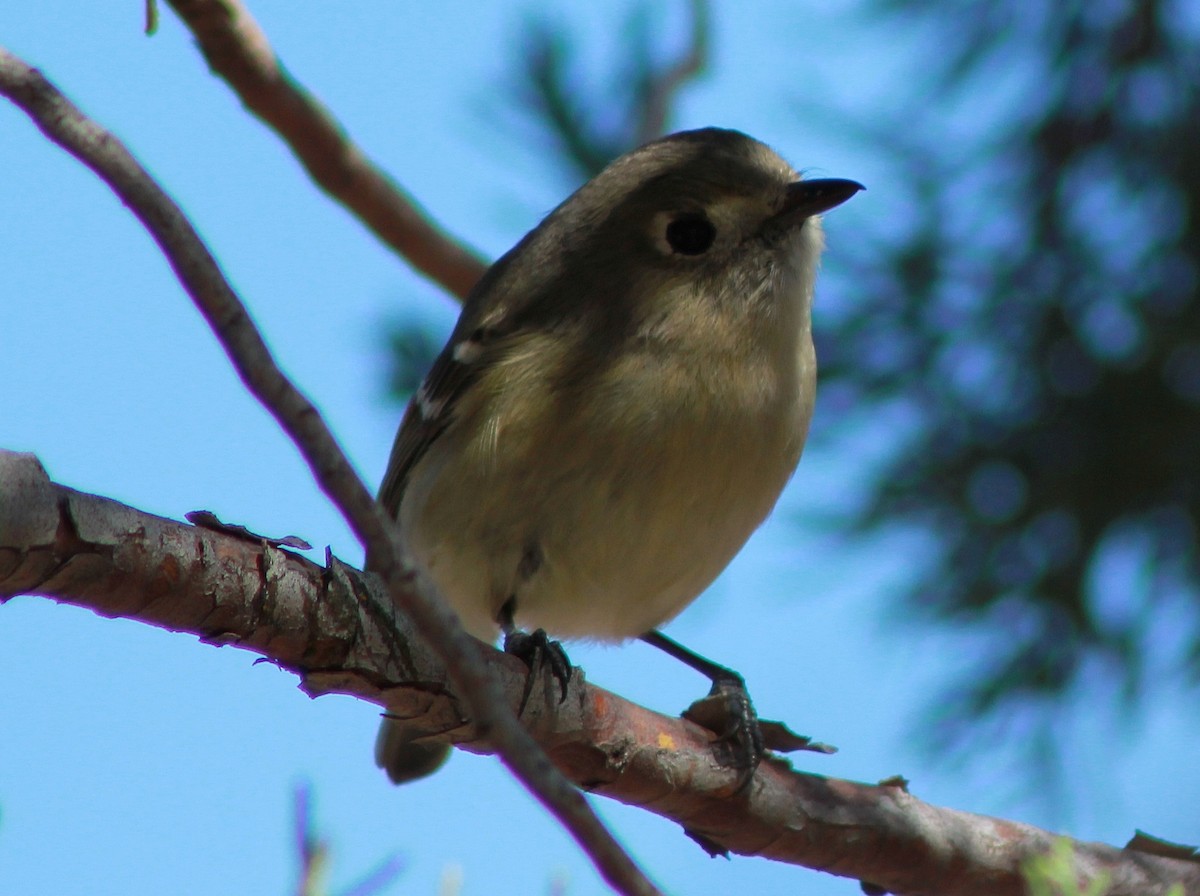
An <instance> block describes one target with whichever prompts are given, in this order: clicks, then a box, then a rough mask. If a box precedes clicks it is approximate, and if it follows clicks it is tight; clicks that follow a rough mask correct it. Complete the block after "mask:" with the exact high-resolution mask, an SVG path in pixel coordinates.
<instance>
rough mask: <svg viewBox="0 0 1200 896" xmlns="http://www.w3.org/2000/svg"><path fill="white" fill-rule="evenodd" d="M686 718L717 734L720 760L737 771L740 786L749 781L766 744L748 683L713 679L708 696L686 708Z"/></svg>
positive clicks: (718, 759)
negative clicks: (747, 689) (747, 687)
mask: <svg viewBox="0 0 1200 896" xmlns="http://www.w3.org/2000/svg"><path fill="white" fill-rule="evenodd" d="M683 717H684V718H685V719H688V720H689V721H692V722H695V723H696V724H697V725H700V726H702V727H704V728H707V729H708V730H709V731H711V732H713V733H714V734H715V735H717V739H716V741H714V745H715V747H716V756H717V762H718V763H719V764H721V765H723V766H725V767H726V768H732V769H735V770H736V771H737V772H738V786H737V789H738V790H741V789H742V788H744V787H745V786H746V785H747V784H749V783H750V779H751V778H752V777H754V770H755V769H756V768H758V764H759V762H760V761H762V758H763V754H764V753H765V752H766V746H765V745H764V743H763V735H762V731H761V730H760V728H759V725H758V713H756V712H755V711H754V704H753V703H751V702H750V695H749V694H748V693H747V692H746V685H745V684H744V683H743V682H741V681H738V680H736V679H728V680H725V679H722V680H718V681H714V682H713V686H712V690H711V691H709V693H708V696H707V697H702V698H701V699H699V700H697V701H696V702H695V703H693V704H692V705H691V706H689V707H688V708H687V709H686V710H684V713H683Z"/></svg>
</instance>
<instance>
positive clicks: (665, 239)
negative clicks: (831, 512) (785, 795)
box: [376, 128, 863, 783]
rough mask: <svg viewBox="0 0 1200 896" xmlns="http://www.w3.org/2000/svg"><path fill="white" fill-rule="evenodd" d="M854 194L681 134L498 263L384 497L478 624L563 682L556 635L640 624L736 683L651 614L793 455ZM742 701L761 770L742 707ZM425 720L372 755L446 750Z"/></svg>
mask: <svg viewBox="0 0 1200 896" xmlns="http://www.w3.org/2000/svg"><path fill="white" fill-rule="evenodd" d="M861 189H863V187H862V185H861V184H859V183H858V182H856V181H852V180H843V179H807V178H804V177H802V176H801V175H800V174H798V173H797V171H796V170H795V169H793V168H792V167H791V166H790V165H789V164H788V163H787V162H786V161H784V159H783V158H782V157H780V156H779V155H778V154H777V153H776V152H775V151H774V150H772V149H771V148H769V147H768V146H767V145H766V144H764V143H761V142H759V141H758V140H756V139H754V138H752V137H750V136H748V135H746V134H744V133H741V132H739V131H735V130H729V129H722V128H703V129H698V130H689V131H681V132H678V133H675V134H671V135H669V136H666V137H664V138H661V139H659V140H655V141H653V142H650V143H648V144H646V145H644V146H642V147H640V148H638V149H635V150H633V151H631V152H629V153H627V154H625V155H623V156H621V157H620V158H618V159H616V160H615V161H613V162H611V163H610V164H609V165H608V166H607V167H606V168H604V169H603V170H602V171H601V172H600V173H599V174H597V175H596V176H595V177H594V178H593V179H592V180H590V181H588V182H587V183H586V184H584V185H583V186H582V187H580V188H579V189H578V190H576V191H575V192H574V193H573V194H571V195H570V196H569V197H568V198H567V199H566V200H564V201H563V202H562V203H561V204H560V205H559V206H558V207H557V208H555V209H554V210H553V211H551V212H550V213H549V214H548V215H547V216H546V217H545V218H544V219H543V220H542V221H541V223H539V224H538V225H537V226H536V227H535V228H534V229H533V230H531V231H530V232H529V233H528V234H526V236H525V237H524V238H523V239H521V240H520V242H518V243H517V244H516V246H514V247H513V248H512V249H511V250H510V251H509V252H508V253H506V254H505V255H504V256H503V257H501V258H500V259H499V260H498V261H497V262H496V263H495V264H493V265H492V266H491V267H490V268H489V269H488V270H487V272H486V273H485V274H484V275H483V277H482V278H481V279H480V281H479V282H478V284H477V285H476V286H475V287H474V289H473V290H472V291H471V293H470V294H469V295H468V296H467V298H466V300H465V302H464V304H463V307H462V311H461V314H460V316H459V319H458V322H457V324H456V326H455V327H454V330H453V332H452V334H451V336H450V338H449V341H448V342H447V343H446V345H445V347H444V348H443V350H442V351H441V353H440V354H439V355H438V356H437V358H436V360H435V361H434V363H433V365H432V368H431V369H430V371H429V373H428V375H427V376H426V377H425V379H424V381H423V382H422V383H421V386H420V388H419V389H418V390H417V391H416V393H415V394H414V395H413V397H412V399H411V401H410V402H409V404H408V406H407V408H406V410H405V413H404V416H403V419H402V421H401V424H400V427H399V431H398V433H397V435H396V439H395V443H394V445H393V448H392V452H391V455H390V458H389V460H388V465H387V469H386V472H385V474H384V477H383V481H382V485H381V487H380V490H379V494H378V500H379V502H380V503H381V504H382V506H383V507H384V508H385V509H386V510H387V512H388V513H389V514H391V515H392V516H394V518H395V519H396V520H397V521H398V523H399V527H400V531H401V535H402V538H403V542H404V545H405V548H406V551H407V552H408V554H409V557H410V560H411V562H412V563H414V564H415V565H416V566H418V567H419V568H420V569H421V570H422V571H423V572H424V573H425V574H426V575H427V577H428V578H429V579H430V580H431V581H432V582H433V584H434V585H435V588H436V591H437V593H438V594H439V595H441V597H442V598H443V599H444V600H445V601H447V602H448V603H449V605H450V606H451V607H452V608H453V609H454V610H455V612H456V613H457V615H458V617H459V619H460V620H461V622H462V625H463V627H464V628H465V629H466V631H467V632H469V633H470V634H472V635H474V636H475V637H477V638H479V639H481V640H484V641H487V642H495V640H496V639H497V636H498V635H499V634H501V633H503V635H504V642H505V648H506V649H507V650H510V651H511V652H516V653H518V654H520V655H523V656H524V658H525V659H526V661H527V662H532V660H531V659H530V656H531V651H532V652H537V651H542V655H549V657H550V659H551V662H552V664H553V665H554V668H555V674H556V675H558V676H559V677H560V678H561V679H563V681H564V694H565V680H566V679H565V677H564V676H569V674H570V668H571V667H570V665H569V662H567V661H566V655H565V653H564V652H563V651H562V649H561V647H560V646H559V643H558V640H557V639H565V640H572V639H576V640H577V639H585V640H591V641H599V642H625V641H629V640H632V639H638V638H640V639H642V640H644V641H647V642H648V643H650V644H653V645H654V646H656V647H659V648H661V649H663V650H665V651H666V652H668V653H669V654H671V655H673V656H675V657H677V658H678V659H680V660H682V661H683V662H685V663H687V664H688V665H690V666H692V667H693V668H695V669H697V670H698V671H700V672H701V673H703V674H705V675H706V676H708V677H709V678H710V679H711V680H712V682H713V689H714V693H716V692H717V691H718V690H724V691H730V692H740V693H741V694H743V695H744V693H745V687H744V682H742V680H741V677H740V676H739V675H738V674H737V673H735V672H733V671H732V670H731V669H728V668H726V667H724V666H720V665H717V664H716V663H713V662H711V661H709V660H707V659H705V658H704V657H701V656H699V655H698V654H694V653H692V652H691V651H689V650H687V648H685V647H683V646H682V645H680V644H678V643H677V642H675V641H673V640H672V639H670V638H668V637H666V636H665V635H663V634H662V633H661V632H659V631H658V628H659V627H661V626H662V625H664V624H665V623H666V622H668V621H669V620H671V619H673V618H674V617H675V616H676V615H677V614H678V613H679V612H680V611H681V610H683V608H684V607H686V606H687V605H688V604H689V603H691V602H692V601H693V600H694V599H695V598H696V597H697V596H698V595H699V594H700V593H701V592H702V591H703V590H704V589H705V588H706V587H707V586H708V585H709V584H711V583H712V581H713V580H714V579H715V578H716V577H717V575H718V574H719V573H720V572H721V571H722V570H723V569H724V568H725V567H726V566H727V565H728V564H729V562H730V561H731V560H732V559H733V557H734V556H735V555H736V554H737V552H738V551H739V550H740V549H741V547H742V546H743V544H744V543H745V542H746V540H747V539H748V538H749V536H750V535H751V533H753V532H754V530H755V529H757V528H758V526H759V525H760V524H761V523H762V521H763V520H764V519H765V518H766V517H767V515H768V514H769V513H770V512H771V510H772V508H773V507H774V506H775V503H776V501H777V500H778V498H779V495H780V493H781V492H782V490H783V488H784V486H785V484H786V483H787V482H788V480H789V478H790V477H791V476H792V473H793V471H794V470H795V468H796V466H797V463H798V461H799V459H800V455H801V451H802V449H803V447H804V442H805V439H806V437H807V433H808V429H809V422H810V420H811V418H812V413H813V406H814V401H815V394H816V376H817V368H816V357H815V352H814V349H813V342H812V333H811V307H812V299H813V290H814V284H815V281H816V275H817V268H818V263H819V259H820V256H821V253H822V250H823V247H824V237H823V233H822V228H821V222H820V215H821V214H822V213H823V212H826V211H828V210H830V209H831V208H834V207H835V206H837V205H840V204H841V203H843V202H845V201H846V200H847V199H849V198H850V197H851V196H853V195H854V194H855V193H857V192H858V191H859V190H861ZM551 638H553V639H555V640H551ZM564 666H565V668H564ZM739 712H741V713H742V714H744V718H743V719H742V720H741V721H742V722H743V723H744V725H749V726H751V727H752V728H753V730H751V731H750V732H749V734H748V735H746V736H747V737H748V738H749V746H748V747H747V750H748V751H749V753H750V754H751V755H750V756H749V757H748V758H747V759H746V760H745V761H744V762H743V765H744V764H745V763H746V762H748V763H751V764H756V763H757V761H758V757H759V756H760V755H761V752H762V748H761V739H760V738H759V736H758V735H757V729H756V728H754V726H755V724H756V723H755V718H754V717H753V711H752V708H751V706H750V703H749V699H748V697H746V698H745V701H744V707H743V709H742V710H740V711H739ZM421 734H422V732H419V731H415V730H413V729H411V728H409V727H408V726H406V725H405V724H404V722H403V721H401V720H396V719H390V718H387V717H385V719H384V721H383V725H382V727H381V729H380V735H379V738H378V740H377V743H376V762H377V764H378V765H380V766H381V767H382V768H384V769H385V771H386V772H387V774H388V776H389V777H390V778H391V779H392V780H393V781H394V782H396V783H402V782H406V781H410V780H414V779H416V778H419V777H423V776H424V775H427V774H429V773H430V772H432V771H433V770H435V769H436V768H437V767H438V766H439V765H440V764H441V763H442V761H443V760H444V758H445V756H446V755H447V753H448V751H449V748H448V746H446V745H445V744H443V743H440V742H436V741H423V740H421ZM755 753H757V755H754V754H755Z"/></svg>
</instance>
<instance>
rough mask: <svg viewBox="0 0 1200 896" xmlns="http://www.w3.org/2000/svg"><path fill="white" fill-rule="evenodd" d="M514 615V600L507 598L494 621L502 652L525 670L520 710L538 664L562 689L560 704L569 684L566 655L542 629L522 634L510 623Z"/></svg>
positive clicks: (527, 694)
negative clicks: (501, 637)
mask: <svg viewBox="0 0 1200 896" xmlns="http://www.w3.org/2000/svg"><path fill="white" fill-rule="evenodd" d="M516 612H517V599H516V598H515V597H510V598H509V599H508V600H506V601H505V602H504V605H503V606H502V607H501V608H500V612H499V613H498V614H496V621H497V622H498V623H499V624H500V630H501V631H502V632H503V633H504V652H505V653H510V654H512V655H513V656H515V657H517V658H518V659H520V660H521V661H522V662H523V663H525V665H526V666H528V667H529V677H528V678H527V679H526V681H525V692H524V694H522V695H521V709H524V708H525V703H526V701H527V700H528V699H529V694H530V692H531V691H532V689H533V679H534V676H535V675H536V674H537V672H539V671H540V670H541V667H542V663H546V664H548V665H549V666H550V674H551V675H553V676H554V678H555V680H556V681H558V684H559V687H560V688H561V689H562V697H560V698H559V702H560V703H561V702H562V701H563V700H566V699H567V685H568V684H569V683H570V681H571V673H572V671H573V670H572V667H571V661H570V660H569V659H567V652H566V651H565V650H563V646H562V644H560V643H558V642H557V641H552V640H550V638H549V637H548V636H547V635H546V632H545V630H544V629H540V628H539V629H537V630H536V631H533V632H523V631H521V630H520V629H518V628H517V626H516V623H515V622H513V616H515V615H516Z"/></svg>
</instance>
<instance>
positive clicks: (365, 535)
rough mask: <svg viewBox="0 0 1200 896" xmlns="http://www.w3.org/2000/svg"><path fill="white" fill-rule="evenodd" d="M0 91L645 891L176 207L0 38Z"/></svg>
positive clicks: (599, 860) (564, 817) (534, 765)
mask: <svg viewBox="0 0 1200 896" xmlns="http://www.w3.org/2000/svg"><path fill="white" fill-rule="evenodd" d="M0 93H3V94H5V95H6V96H8V97H9V99H11V100H12V101H13V102H14V103H16V104H17V105H18V106H20V107H21V108H22V109H23V110H24V111H25V112H26V113H27V114H28V115H29V116H30V118H32V119H33V121H34V123H35V124H37V126H38V127H39V128H40V129H41V130H42V132H43V133H44V134H46V136H47V137H49V138H50V139H51V140H53V141H54V142H55V143H57V144H58V145H60V146H61V147H63V148H64V149H66V150H67V151H68V152H69V153H71V154H72V155H73V156H75V157H76V158H77V159H79V160H80V161H81V162H83V163H84V164H85V165H87V166H88V167H89V168H91V169H92V171H94V172H95V173H96V174H97V175H99V176H100V178H101V179H102V180H103V181H104V182H105V183H107V184H108V185H109V186H110V187H111V188H112V190H113V191H114V192H115V193H116V194H117V196H118V197H119V198H120V199H121V201H122V202H124V203H125V205H127V206H129V208H130V209H131V210H132V211H133V213H134V214H135V215H136V216H137V217H138V219H139V220H141V222H142V223H143V225H145V227H146V229H147V230H148V231H149V232H150V234H151V235H152V236H153V237H154V239H155V241H156V242H157V243H158V244H159V247H160V248H161V249H162V251H163V254H164V255H165V256H166V258H167V260H168V262H169V263H170V264H171V267H172V268H173V269H174V271H175V274H176V276H177V277H178V278H179V280H180V282H181V283H182V284H183V287H184V289H185V290H186V291H187V293H188V295H189V296H190V297H191V299H192V301H193V302H194V303H195V305H196V307H197V308H198V309H199V311H200V313H201V314H202V315H204V318H205V319H206V320H207V321H208V323H209V326H210V327H212V330H213V332H214V333H215V334H216V336H217V339H218V340H219V341H220V343H221V345H222V347H223V348H224V349H225V352H226V354H227V355H228V356H229V359H230V360H231V361H232V363H233V365H234V368H235V369H236V370H237V372H238V375H239V377H241V380H242V382H243V383H244V384H245V385H246V388H247V389H249V390H250V392H251V393H252V394H253V395H254V396H255V397H256V398H257V399H258V400H259V401H260V402H261V403H262V405H263V406H264V407H265V408H266V409H267V410H268V411H269V412H270V413H271V415H272V416H273V417H274V418H275V419H276V421H278V423H279V424H280V426H281V427H282V428H283V429H284V431H285V432H287V434H288V436H289V437H290V438H291V440H292V441H293V443H295V445H296V447H297V448H298V449H299V450H300V453H301V454H302V455H303V457H304V459H305V461H306V462H307V463H308V466H309V469H310V470H311V471H312V473H313V476H314V477H315V478H316V480H317V482H318V484H319V485H320V487H321V490H322V491H323V492H324V493H325V494H326V496H327V497H329V499H330V500H331V501H332V502H333V503H334V505H335V506H336V507H337V508H338V510H339V511H340V512H341V514H342V516H343V517H344V518H345V519H346V522H347V523H348V524H349V526H350V528H351V530H352V531H353V532H354V534H355V535H356V537H357V538H358V539H359V541H360V542H361V543H362V544H363V546H364V547H365V548H366V549H367V551H368V553H369V554H370V556H371V557H372V558H373V560H374V558H378V565H377V571H378V573H379V575H380V576H381V578H383V580H384V581H385V582H386V583H387V586H388V592H389V597H390V598H391V600H392V602H393V603H394V605H395V606H399V607H402V608H403V609H404V610H405V612H406V613H408V615H409V616H411V618H412V619H413V621H414V623H415V625H416V627H417V630H418V631H419V632H420V633H421V635H422V636H424V637H425V638H427V639H428V640H429V641H430V642H431V643H432V644H434V645H435V647H436V648H437V650H438V653H439V655H440V656H441V657H442V658H443V660H444V661H445V662H446V667H447V671H448V674H449V677H450V680H451V681H452V682H453V683H454V686H455V689H456V691H457V693H458V695H459V697H460V698H462V700H463V702H464V704H465V705H466V707H467V709H468V711H469V713H470V714H471V716H472V718H473V719H474V720H475V723H476V724H477V725H478V726H479V727H480V728H482V729H483V730H485V731H487V732H488V733H489V734H490V736H491V738H492V740H493V742H494V743H495V744H496V747H497V752H498V753H499V755H500V758H501V760H502V761H503V762H504V764H505V765H506V766H508V768H509V769H510V770H511V771H512V772H513V774H514V775H516V777H517V778H518V779H519V780H520V781H521V783H522V784H524V785H525V787H526V788H528V789H529V790H530V792H531V793H532V794H533V795H534V796H535V797H536V798H537V799H538V800H540V801H541V803H542V804H543V805H544V806H546V807H547V808H548V809H549V810H550V811H551V812H552V813H553V814H554V816H555V817H556V818H558V819H559V821H560V822H562V824H563V825H564V827H565V828H566V829H567V830H568V831H569V832H570V833H571V835H572V836H573V837H574V838H575V839H576V841H577V842H578V843H579V844H580V846H582V847H583V849H584V850H585V851H586V852H587V854H588V856H589V857H590V858H591V859H592V861H593V863H594V864H595V865H596V867H597V869H598V870H599V871H600V873H601V874H602V875H603V876H604V878H605V880H607V881H608V882H609V883H610V884H611V885H612V886H613V887H615V888H616V889H618V890H619V891H621V892H622V893H638V894H651V893H656V892H657V890H656V889H655V888H654V886H653V885H652V884H651V883H650V881H649V880H648V879H647V878H646V877H645V875H644V874H643V873H642V872H641V871H640V870H639V869H638V868H637V866H636V865H635V864H634V863H633V861H632V860H631V859H630V858H629V856H628V855H626V854H625V852H624V850H622V849H621V847H620V845H618V843H617V842H616V840H615V839H614V838H613V836H612V834H610V833H609V832H608V830H607V829H606V828H605V827H604V825H603V824H601V822H600V820H599V819H598V818H597V817H596V815H595V813H594V812H592V810H591V808H590V807H589V806H588V805H587V802H586V801H585V800H584V799H583V797H582V796H581V795H580V794H579V792H578V791H576V790H575V789H574V788H573V787H572V786H571V785H570V784H569V783H568V782H567V781H566V779H565V778H563V777H562V775H560V774H558V773H557V772H556V771H555V770H554V768H553V767H552V766H551V765H550V763H549V761H548V760H547V759H546V757H545V754H544V753H542V751H541V750H540V749H539V748H538V747H537V745H536V743H535V742H534V741H533V739H532V738H531V737H530V736H529V734H528V733H527V732H526V731H525V730H524V729H523V728H521V726H520V724H519V723H518V721H517V719H516V717H515V716H514V715H513V713H512V712H511V711H510V710H509V709H508V708H507V706H506V705H505V704H504V703H503V695H502V693H501V691H500V689H499V686H498V685H497V683H496V682H495V680H494V679H493V678H492V677H491V675H490V674H489V673H488V670H487V667H486V666H485V664H484V663H483V662H482V661H481V660H480V658H479V655H478V653H477V652H475V651H473V650H472V649H471V645H472V640H471V638H470V637H469V636H468V635H467V634H466V633H465V632H464V631H463V630H462V628H461V627H460V626H459V625H458V623H457V619H456V618H455V616H454V613H453V612H452V611H451V610H450V609H449V608H448V607H446V606H445V605H444V604H442V603H441V602H440V601H438V600H436V599H434V598H431V597H429V596H428V594H429V590H430V589H429V586H428V585H427V584H422V583H419V582H418V581H417V577H416V574H415V573H413V572H412V571H410V570H406V569H405V568H404V566H403V564H402V563H401V562H400V557H401V556H402V547H401V545H400V541H399V538H398V533H397V531H396V527H395V526H394V525H393V523H392V520H391V519H389V518H388V516H387V514H386V513H385V512H384V511H383V509H382V508H381V507H380V506H379V505H378V504H377V503H376V502H375V500H374V498H372V496H371V494H370V492H369V491H367V488H366V486H365V485H363V483H362V481H361V480H360V479H359V478H358V476H357V475H356V474H355V472H354V470H353V468H352V467H351V466H350V462H349V461H348V460H347V459H346V456H345V454H344V453H343V452H342V450H341V448H340V447H339V446H338V444H337V441H336V440H335V439H334V437H333V434H332V433H331V432H330V430H329V428H328V427H327V426H326V424H325V421H324V420H323V419H322V418H321V415H320V413H319V412H318V411H317V409H316V408H315V407H314V406H313V405H312V403H311V402H310V401H309V400H308V399H307V398H306V397H305V396H304V395H303V394H302V393H301V392H300V391H299V390H298V389H297V388H296V387H295V386H294V385H293V384H292V382H291V381H290V380H289V379H288V378H287V377H286V376H284V374H283V372H282V371H281V370H280V369H279V367H278V366H277V365H276V364H275V361H274V359H273V358H272V356H271V353H270V351H269V349H268V348H267V346H266V344H265V343H264V342H263V340H262V337H261V335H260V334H259V333H258V330H257V329H256V328H255V326H254V324H253V322H252V321H251V320H250V317H249V315H248V314H247V313H246V309H245V306H244V305H243V304H242V302H241V300H240V299H239V298H238V297H237V295H236V294H235V293H234V291H233V289H232V287H230V285H229V283H228V282H227V281H226V280H225V278H224V276H223V275H222V273H221V271H220V268H219V267H218V266H217V263H216V261H215V260H214V259H213V257H212V255H211V254H210V253H209V251H208V249H207V248H206V247H205V245H204V243H203V241H202V240H201V239H200V237H199V235H198V234H197V233H196V231H195V230H194V229H193V228H192V226H191V224H190V223H189V222H188V220H187V218H186V217H185V216H184V214H183V212H182V211H181V210H180V209H179V207H178V206H176V205H175V204H174V203H173V202H172V201H171V199H170V198H169V197H168V196H167V195H166V193H164V192H163V190H162V189H161V188H160V187H159V186H158V184H157V183H155V181H154V180H153V178H151V177H150V175H149V174H147V173H146V171H145V170H144V169H143V168H142V167H141V165H139V164H138V162H137V160H136V159H134V158H133V156H132V155H131V154H130V153H129V151H128V150H127V149H126V148H125V147H124V145H123V144H122V143H121V142H120V141H119V140H118V139H117V138H116V137H115V136H114V135H112V134H111V133H109V132H108V131H106V130H104V129H103V128H102V127H100V125H98V124H97V123H96V122H94V121H92V120H90V119H88V118H87V117H86V116H84V115H83V113H82V112H80V111H79V109H77V108H76V107H75V106H74V105H73V104H72V103H71V102H70V101H69V100H67V98H66V97H64V96H63V95H62V94H61V93H60V92H59V91H58V90H57V89H56V88H55V87H54V86H53V85H52V84H50V82H49V81H47V80H46V79H45V78H44V77H43V76H42V75H41V73H40V72H38V71H36V70H35V69H33V68H31V67H30V66H28V65H27V64H26V63H24V62H22V61H21V60H20V59H18V58H17V57H16V56H13V55H12V54H11V53H9V52H8V51H7V50H4V49H3V48H0Z"/></svg>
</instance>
